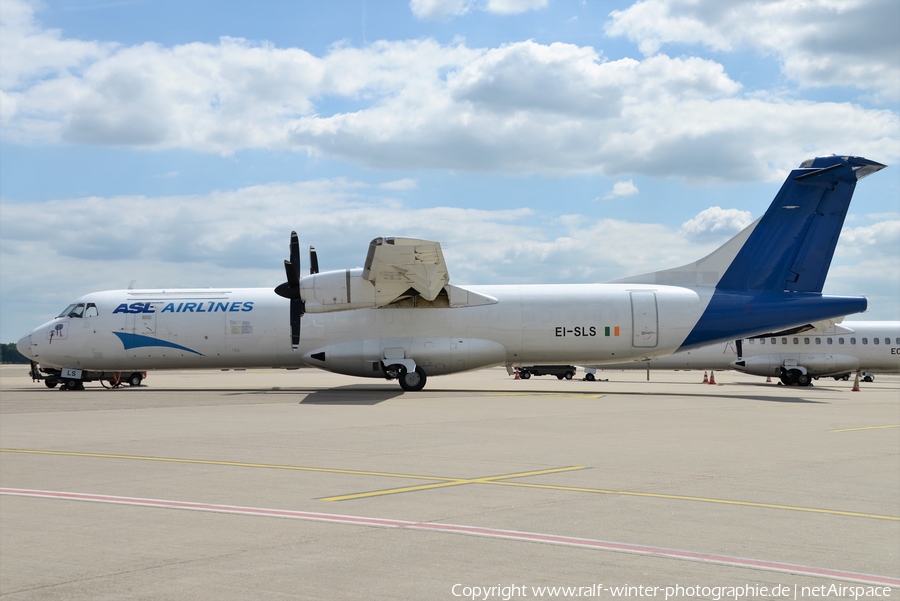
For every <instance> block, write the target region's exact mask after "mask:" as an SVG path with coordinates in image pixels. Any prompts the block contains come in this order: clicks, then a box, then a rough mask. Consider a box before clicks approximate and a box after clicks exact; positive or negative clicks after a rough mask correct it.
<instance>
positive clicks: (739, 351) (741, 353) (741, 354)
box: [734, 338, 744, 359]
mask: <svg viewBox="0 0 900 601" xmlns="http://www.w3.org/2000/svg"><path fill="white" fill-rule="evenodd" d="M734 344H735V346H736V347H737V356H738V359H743V358H744V340H743V339H742V338H738V339H737V340H735V341H734Z"/></svg>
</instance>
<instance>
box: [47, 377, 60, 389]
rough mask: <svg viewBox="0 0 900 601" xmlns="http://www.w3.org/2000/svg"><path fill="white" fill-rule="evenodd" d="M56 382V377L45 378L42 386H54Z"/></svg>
mask: <svg viewBox="0 0 900 601" xmlns="http://www.w3.org/2000/svg"><path fill="white" fill-rule="evenodd" d="M57 384H59V382H57V381H56V378H47V379H46V380H44V386H46V387H47V388H56V385H57Z"/></svg>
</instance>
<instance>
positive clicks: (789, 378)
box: [781, 368, 812, 386]
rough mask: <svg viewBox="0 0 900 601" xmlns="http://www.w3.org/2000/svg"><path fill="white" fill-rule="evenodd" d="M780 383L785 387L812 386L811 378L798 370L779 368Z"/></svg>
mask: <svg viewBox="0 0 900 601" xmlns="http://www.w3.org/2000/svg"><path fill="white" fill-rule="evenodd" d="M781 383H782V384H784V385H785V386H812V377H810V375H809V374H805V373H803V372H802V371H800V370H799V369H784V368H781Z"/></svg>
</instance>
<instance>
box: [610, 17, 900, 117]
mask: <svg viewBox="0 0 900 601" xmlns="http://www.w3.org/2000/svg"><path fill="white" fill-rule="evenodd" d="M898 23H900V3H898V2H896V0H800V1H798V0H775V1H770V2H757V1H754V0H743V1H738V0H733V1H730V2H721V1H719V0H641V1H639V2H636V3H635V4H633V5H632V6H630V7H628V8H626V9H624V10H617V11H613V12H612V13H610V20H609V21H608V22H607V25H606V33H607V35H610V36H626V37H627V38H628V39H630V40H632V41H634V42H637V43H638V46H639V48H640V50H641V51H642V52H643V53H644V54H646V55H652V54H655V53H656V52H658V51H659V49H660V48H661V47H662V46H663V45H665V44H672V43H681V44H702V45H704V46H707V47H709V48H712V49H714V50H721V51H728V52H730V51H734V50H738V49H741V48H754V49H756V50H758V51H760V52H762V53H765V54H773V55H775V56H777V57H778V59H779V61H780V63H781V67H782V70H783V72H784V74H785V75H787V77H789V78H790V79H792V80H795V81H797V82H798V83H800V84H801V85H803V86H811V87H816V86H833V85H840V86H853V87H856V88H858V89H860V90H868V91H872V92H873V93H874V94H875V95H876V96H878V97H880V98H881V99H882V100H887V101H891V100H892V101H896V100H898V99H900V63H898V62H897V56H898V54H900V36H898V35H897V24H898Z"/></svg>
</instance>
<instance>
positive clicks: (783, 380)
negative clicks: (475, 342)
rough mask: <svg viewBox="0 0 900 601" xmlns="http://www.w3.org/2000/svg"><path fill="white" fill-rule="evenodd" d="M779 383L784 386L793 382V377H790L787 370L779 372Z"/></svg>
mask: <svg viewBox="0 0 900 601" xmlns="http://www.w3.org/2000/svg"><path fill="white" fill-rule="evenodd" d="M779 379H780V380H781V383H782V384H784V385H785V386H790V385H791V384H793V383H794V378H792V377H791V373H790V372H787V371H783V372H781V377H780V378H779Z"/></svg>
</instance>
